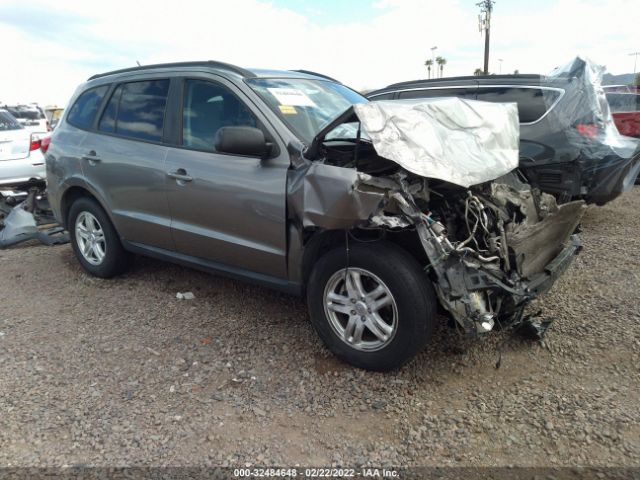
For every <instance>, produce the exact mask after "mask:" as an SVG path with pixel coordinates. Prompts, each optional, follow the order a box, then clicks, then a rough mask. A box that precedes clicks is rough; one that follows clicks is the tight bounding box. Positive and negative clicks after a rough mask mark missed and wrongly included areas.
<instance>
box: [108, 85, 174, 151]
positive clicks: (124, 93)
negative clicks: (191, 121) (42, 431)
mask: <svg viewBox="0 0 640 480" xmlns="http://www.w3.org/2000/svg"><path fill="white" fill-rule="evenodd" d="M168 94H169V80H149V81H144V82H130V83H123V84H122V85H119V86H118V87H117V88H116V89H115V90H114V92H113V95H111V99H110V100H109V103H108V104H107V107H106V108H105V110H104V113H103V114H102V118H101V119H100V124H99V125H98V130H100V131H102V132H109V133H115V134H117V135H122V136H123V137H128V138H135V139H139V140H149V141H152V142H159V141H161V140H162V131H163V128H164V111H165V107H166V105H167V96H168Z"/></svg>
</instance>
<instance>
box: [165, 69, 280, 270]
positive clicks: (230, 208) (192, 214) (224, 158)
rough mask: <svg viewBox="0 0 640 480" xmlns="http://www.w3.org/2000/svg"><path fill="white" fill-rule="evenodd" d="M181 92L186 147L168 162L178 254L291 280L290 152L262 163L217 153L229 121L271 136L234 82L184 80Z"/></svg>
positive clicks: (173, 152) (170, 154)
mask: <svg viewBox="0 0 640 480" xmlns="http://www.w3.org/2000/svg"><path fill="white" fill-rule="evenodd" d="M182 95H183V102H182V103H183V107H182V112H181V113H182V128H181V131H182V134H181V135H180V136H181V140H180V143H181V146H178V147H175V148H170V150H169V152H168V155H167V161H166V170H167V195H168V200H169V209H170V212H171V231H172V235H173V239H174V243H175V247H176V251H177V252H179V253H183V254H185V255H189V256H192V257H197V258H200V259H203V260H205V261H208V262H215V263H217V264H220V265H221V266H222V267H223V268H224V267H225V266H227V267H231V269H233V268H240V269H244V270H249V271H252V272H255V273H259V274H264V275H269V276H274V277H279V278H285V277H286V229H285V222H286V174H287V169H288V167H289V158H288V155H287V152H286V151H285V152H282V151H281V152H280V154H279V155H276V156H275V157H274V158H269V159H264V160H263V159H259V158H254V157H245V156H238V155H229V154H224V153H219V152H216V151H215V149H214V146H213V145H214V137H215V134H216V132H217V131H218V129H220V128H222V127H225V126H250V127H257V128H262V129H263V130H264V131H265V134H266V135H267V137H271V135H270V134H269V132H268V130H267V129H266V127H265V121H264V119H263V118H262V117H261V115H260V114H259V112H255V111H252V110H251V109H250V108H249V107H248V105H247V103H245V101H244V100H242V93H241V92H239V91H236V90H235V87H233V86H232V85H230V84H228V85H223V84H222V83H218V82H214V81H211V80H205V79H185V80H184V88H183V93H182ZM281 150H282V149H281Z"/></svg>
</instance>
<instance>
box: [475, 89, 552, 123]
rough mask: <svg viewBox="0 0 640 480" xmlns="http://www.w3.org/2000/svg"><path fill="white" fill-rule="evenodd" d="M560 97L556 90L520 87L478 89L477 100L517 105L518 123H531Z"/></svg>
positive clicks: (538, 118)
mask: <svg viewBox="0 0 640 480" xmlns="http://www.w3.org/2000/svg"><path fill="white" fill-rule="evenodd" d="M558 97H560V92H559V91H557V90H544V91H543V90H542V89H541V88H521V87H480V89H479V90H478V100H482V101H484V102H495V103H508V102H515V103H517V104H518V116H519V117H520V123H531V122H535V121H537V120H540V117H542V116H543V115H544V114H545V113H546V112H547V109H548V108H549V107H550V106H551V105H552V104H553V103H554V102H555V101H556V100H557V99H558Z"/></svg>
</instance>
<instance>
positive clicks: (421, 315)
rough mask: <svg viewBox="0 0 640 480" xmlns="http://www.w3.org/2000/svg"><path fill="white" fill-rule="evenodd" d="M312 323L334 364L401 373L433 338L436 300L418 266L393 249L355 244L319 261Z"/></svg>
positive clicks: (311, 288) (311, 289)
mask: <svg viewBox="0 0 640 480" xmlns="http://www.w3.org/2000/svg"><path fill="white" fill-rule="evenodd" d="M307 302H308V306H309V314H310V316H311V323H312V324H313V327H314V328H315V330H316V332H317V333H318V335H319V336H320V338H321V339H322V340H323V341H324V343H325V344H326V345H327V347H328V348H329V350H331V351H332V352H333V353H334V354H335V355H336V356H337V357H338V358H340V359H341V360H343V361H345V362H348V363H350V364H352V365H354V366H356V367H360V368H364V369H367V370H376V371H388V370H393V369H396V368H399V367H400V366H402V365H403V364H404V363H405V362H407V361H408V360H410V359H411V358H412V357H413V356H415V355H416V354H417V353H418V352H419V351H420V350H422V349H423V348H424V346H425V344H426V343H427V341H428V340H429V338H430V337H431V335H432V332H433V330H434V327H435V318H436V305H437V302H436V295H435V292H434V289H433V285H432V284H431V282H430V280H429V279H428V278H427V276H426V274H425V273H424V271H423V270H422V268H421V266H420V264H419V263H418V262H417V260H415V259H414V258H413V257H412V256H411V255H409V253H407V252H406V251H405V250H403V249H401V248H400V247H398V246H396V245H395V244H392V243H389V242H383V241H381V242H377V243H374V244H355V245H353V246H350V249H349V265H348V266H347V256H346V251H345V249H344V248H337V249H335V250H332V251H330V252H328V253H327V254H325V255H324V256H323V257H322V258H320V259H319V260H318V262H317V263H316V265H315V266H314V268H313V271H312V273H311V276H310V278H309V283H308V288H307Z"/></svg>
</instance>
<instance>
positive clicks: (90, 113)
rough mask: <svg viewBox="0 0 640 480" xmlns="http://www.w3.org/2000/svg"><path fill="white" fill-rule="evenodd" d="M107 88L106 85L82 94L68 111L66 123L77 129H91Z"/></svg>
mask: <svg viewBox="0 0 640 480" xmlns="http://www.w3.org/2000/svg"><path fill="white" fill-rule="evenodd" d="M107 88H108V86H107V85H103V86H102V87H95V88H91V89H89V90H87V91H86V92H84V93H82V94H81V95H80V96H79V97H78V99H77V100H76V101H75V103H74V104H73V106H72V107H71V109H70V110H69V114H68V115H67V122H69V123H70V124H71V125H73V126H76V127H78V128H86V129H89V128H91V126H92V125H93V119H94V118H95V116H96V113H97V112H98V108H99V107H100V103H101V102H102V98H103V97H104V95H105V94H106V93H107Z"/></svg>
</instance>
